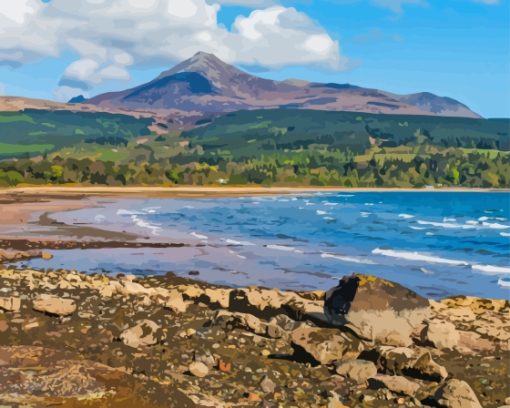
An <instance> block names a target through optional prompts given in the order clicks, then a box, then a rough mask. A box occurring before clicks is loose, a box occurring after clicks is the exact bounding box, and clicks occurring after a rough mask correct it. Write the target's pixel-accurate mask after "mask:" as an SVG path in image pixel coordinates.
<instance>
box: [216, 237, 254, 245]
mask: <svg viewBox="0 0 510 408" xmlns="http://www.w3.org/2000/svg"><path fill="white" fill-rule="evenodd" d="M222 241H223V242H225V243H227V244H229V245H236V246H254V245H255V244H254V243H253V242H250V241H236V240H235V239H230V238H226V239H223V240H222Z"/></svg>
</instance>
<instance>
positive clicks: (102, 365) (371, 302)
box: [0, 253, 510, 408]
mask: <svg viewBox="0 0 510 408" xmlns="http://www.w3.org/2000/svg"><path fill="white" fill-rule="evenodd" d="M42 255H43V253H41V254H34V253H30V254H29V255H26V256H42ZM20 256H24V255H20ZM0 288H1V289H0V404H1V405H2V406H9V407H11V406H12V407H21V406H23V407H39V406H49V405H57V406H63V407H90V406H101V407H137V408H141V407H254V406H259V407H328V408H341V407H419V406H431V407H453V408H470V407H473V408H474V407H482V406H483V407H501V406H505V405H510V399H509V398H508V397H509V396H510V390H509V361H510V343H509V341H510V304H509V302H508V301H506V300H490V299H479V298H473V297H455V298H448V299H444V300H442V301H440V302H437V301H432V300H427V299H423V298H421V297H420V296H418V295H416V294H414V293H413V292H411V291H409V290H407V289H406V288H404V287H402V286H400V285H398V284H396V283H393V282H388V281H384V280H381V279H378V278H375V277H371V276H365V275H352V276H349V277H346V278H344V279H342V281H341V282H340V284H339V286H338V287H336V288H334V289H332V290H331V291H329V292H328V293H324V292H321V291H314V292H285V291H280V290H276V289H265V288H258V287H249V288H227V287H220V286H215V285H210V284H206V283H203V282H199V281H193V280H190V279H184V278H179V277H176V276H175V275H173V274H167V275H166V276H149V277H143V278H142V277H135V276H123V275H119V276H117V277H111V276H104V275H84V274H81V273H78V272H75V271H60V270H59V271H52V272H38V271H33V270H27V269H23V270H19V269H12V268H9V267H7V266H4V267H1V266H0Z"/></svg>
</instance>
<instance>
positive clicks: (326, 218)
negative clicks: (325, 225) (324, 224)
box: [322, 217, 336, 221]
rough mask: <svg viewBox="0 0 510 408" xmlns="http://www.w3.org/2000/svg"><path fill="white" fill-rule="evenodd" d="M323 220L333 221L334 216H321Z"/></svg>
mask: <svg viewBox="0 0 510 408" xmlns="http://www.w3.org/2000/svg"><path fill="white" fill-rule="evenodd" d="M322 219H323V220H326V221H335V220H336V218H335V217H322Z"/></svg>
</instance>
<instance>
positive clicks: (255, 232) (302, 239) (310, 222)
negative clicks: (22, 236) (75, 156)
mask: <svg viewBox="0 0 510 408" xmlns="http://www.w3.org/2000/svg"><path fill="white" fill-rule="evenodd" d="M51 217H52V218H54V219H56V220H57V221H59V222H64V223H67V224H75V225H86V226H91V227H95V228H101V229H106V230H110V231H125V232H132V233H136V234H138V235H139V236H140V239H139V240H140V241H142V242H144V241H161V242H175V243H183V244H185V245H186V246H185V247H182V248H164V249H161V248H135V249H132V248H122V249H85V250H82V249H73V250H58V251H53V252H52V253H53V254H54V258H53V259H52V260H49V261H46V260H40V259H34V260H31V261H29V262H25V263H24V264H25V265H27V266H30V267H33V268H38V269H58V268H66V269H76V270H80V271H83V272H87V273H108V274H114V275H115V274H118V273H124V274H135V275H157V274H165V273H167V272H173V273H176V274H178V275H181V276H189V275H192V276H193V278H196V279H201V280H204V281H208V282H212V283H217V284H225V285H229V286H236V287H239V286H249V285H259V286H265V287H277V288H281V289H292V290H313V289H325V290H327V289H329V288H331V287H333V286H335V285H336V284H337V283H338V280H339V279H340V278H341V277H342V276H344V275H350V274H352V273H364V274H372V275H376V276H379V277H382V278H385V279H388V280H391V281H394V282H398V283H400V284H402V285H404V286H406V287H409V288H411V289H413V290H414V291H415V292H417V293H419V294H421V295H423V296H426V297H429V298H436V299H437V298H443V297H447V296H452V295H473V296H482V297H490V298H507V299H508V298H509V295H510V194H509V193H504V192H501V193H499V192H352V193H345V192H342V193H337V192H321V193H306V194H305V193H303V194H297V195H279V196H253V197H225V198H192V199H187V198H179V199H173V198H172V199H169V198H160V199H157V198H146V199H111V200H105V199H102V200H99V201H98V202H97V206H96V207H94V208H85V209H80V210H74V211H67V212H61V213H56V214H52V215H51Z"/></svg>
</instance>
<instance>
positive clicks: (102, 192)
mask: <svg viewBox="0 0 510 408" xmlns="http://www.w3.org/2000/svg"><path fill="white" fill-rule="evenodd" d="M328 192H329V193H395V192H402V193H510V190H509V189H483V188H464V187H462V188H441V189H430V188H388V187H383V188H373V187H367V188H345V187H314V186H303V187H278V186H274V187H273V186H271V187H263V186H232V187H230V186H229V187H227V186H177V187H162V186H133V187H109V186H44V187H39V186H34V187H15V188H0V196H2V195H10V194H13V195H18V194H26V195H31V194H32V195H36V196H39V195H42V196H44V195H53V194H62V195H64V196H74V195H84V196H142V197H143V196H147V197H151V196H156V197H169V198H181V197H182V198H193V197H200V198H213V197H230V196H232V197H235V196H246V195H284V194H306V193H328Z"/></svg>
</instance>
